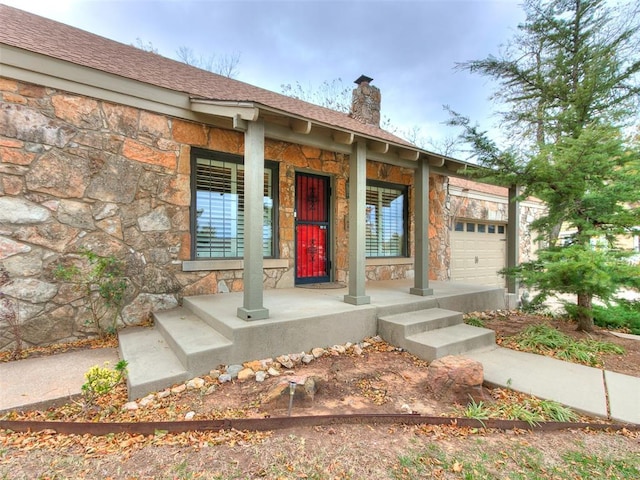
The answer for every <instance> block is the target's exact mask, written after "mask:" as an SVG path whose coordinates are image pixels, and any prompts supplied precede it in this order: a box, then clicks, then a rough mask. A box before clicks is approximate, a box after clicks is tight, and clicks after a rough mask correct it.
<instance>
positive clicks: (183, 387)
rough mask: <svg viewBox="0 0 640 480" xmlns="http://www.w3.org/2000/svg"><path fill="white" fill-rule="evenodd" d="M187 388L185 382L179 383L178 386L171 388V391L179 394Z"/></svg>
mask: <svg viewBox="0 0 640 480" xmlns="http://www.w3.org/2000/svg"><path fill="white" fill-rule="evenodd" d="M186 389H187V386H186V385H185V384H184V383H183V384H182V385H178V386H177V387H173V388H172V389H171V393H173V394H176V395H177V394H178V393H182V392H184V391H185V390H186Z"/></svg>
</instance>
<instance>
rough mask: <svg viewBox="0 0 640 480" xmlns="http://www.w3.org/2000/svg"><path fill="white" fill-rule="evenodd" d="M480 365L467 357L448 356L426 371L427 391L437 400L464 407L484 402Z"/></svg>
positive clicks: (482, 372) (432, 364) (482, 376)
mask: <svg viewBox="0 0 640 480" xmlns="http://www.w3.org/2000/svg"><path fill="white" fill-rule="evenodd" d="M483 381H484V371H483V369H482V364H481V363H480V362H478V361H475V360H472V359H470V358H467V357H462V356H454V355H448V356H446V357H443V358H439V359H437V360H434V361H433V362H431V363H430V364H429V367H428V369H427V389H428V390H429V391H430V392H431V393H432V394H433V395H434V397H435V398H436V399H437V400H441V401H450V402H454V403H459V404H461V405H466V404H467V403H469V401H471V400H473V401H475V402H479V401H482V400H485V395H484V392H483V390H482V382H483Z"/></svg>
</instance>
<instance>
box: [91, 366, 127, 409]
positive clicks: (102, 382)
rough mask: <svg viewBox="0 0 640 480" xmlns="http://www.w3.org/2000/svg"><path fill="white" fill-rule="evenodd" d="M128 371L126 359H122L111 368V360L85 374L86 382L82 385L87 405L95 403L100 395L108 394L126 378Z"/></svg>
mask: <svg viewBox="0 0 640 480" xmlns="http://www.w3.org/2000/svg"><path fill="white" fill-rule="evenodd" d="M126 372H127V362H126V360H120V361H119V362H118V363H117V364H116V366H115V367H114V368H113V370H111V369H110V368H109V362H105V364H104V367H98V366H97V365H96V366H93V367H91V368H90V369H89V371H88V372H87V373H85V374H84V378H85V380H86V382H85V383H84V385H82V395H83V397H84V400H85V402H86V405H87V406H89V405H93V404H94V403H95V401H96V400H97V399H98V397H102V396H103V395H107V394H108V393H110V392H111V391H113V389H114V388H116V386H117V385H118V384H119V383H120V382H121V381H122V380H123V379H124V377H125V375H126Z"/></svg>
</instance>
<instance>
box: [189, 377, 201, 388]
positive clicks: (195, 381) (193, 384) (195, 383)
mask: <svg viewBox="0 0 640 480" xmlns="http://www.w3.org/2000/svg"><path fill="white" fill-rule="evenodd" d="M202 387H204V380H203V379H202V378H199V377H196V378H192V379H191V380H189V381H188V382H187V388H188V389H189V390H197V389H200V388H202Z"/></svg>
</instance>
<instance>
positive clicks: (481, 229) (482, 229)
mask: <svg viewBox="0 0 640 480" xmlns="http://www.w3.org/2000/svg"><path fill="white" fill-rule="evenodd" d="M486 231H487V226H486V225H485V224H484V223H479V224H478V233H486Z"/></svg>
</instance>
